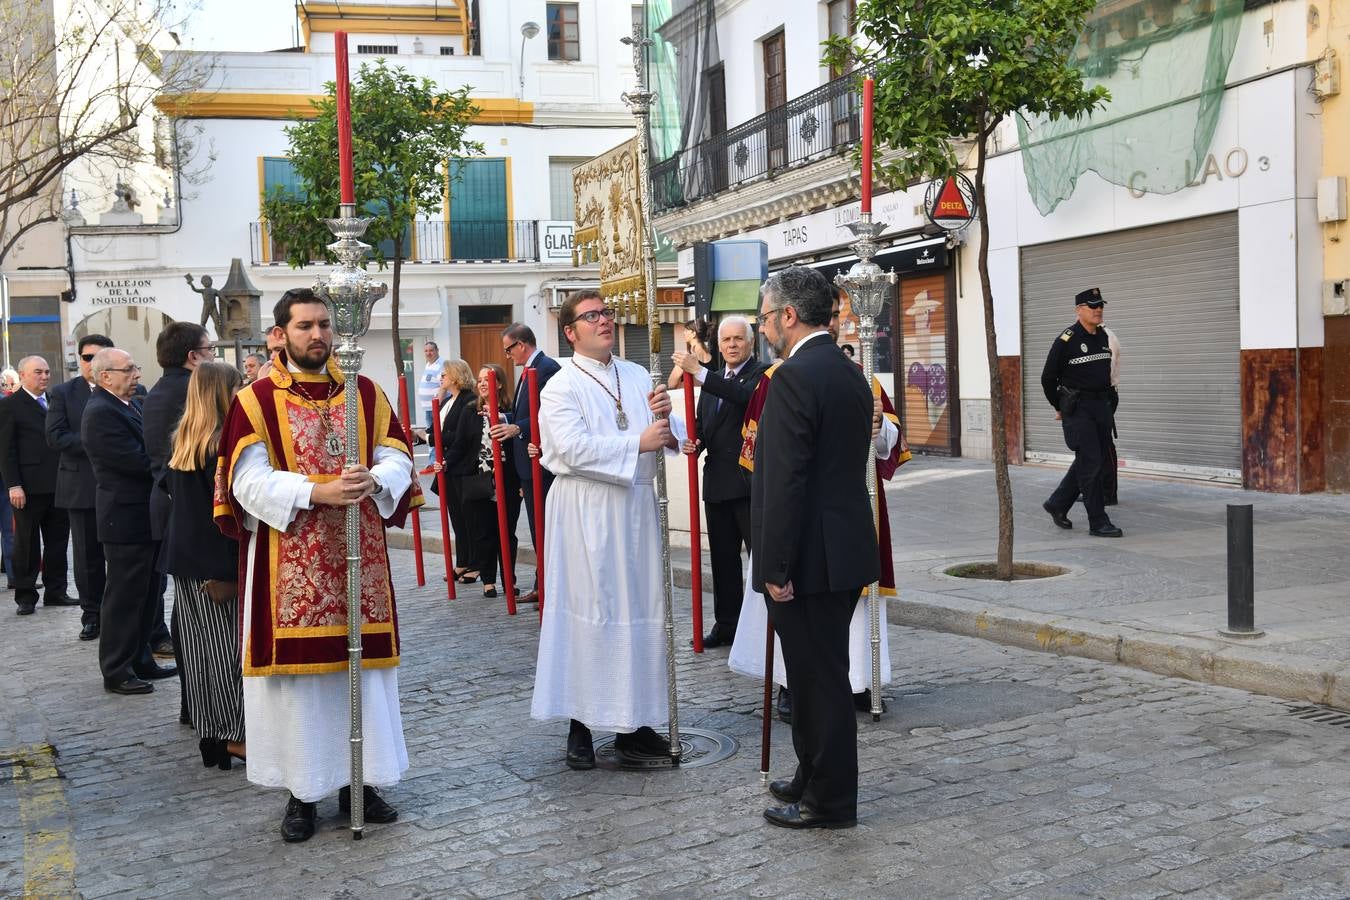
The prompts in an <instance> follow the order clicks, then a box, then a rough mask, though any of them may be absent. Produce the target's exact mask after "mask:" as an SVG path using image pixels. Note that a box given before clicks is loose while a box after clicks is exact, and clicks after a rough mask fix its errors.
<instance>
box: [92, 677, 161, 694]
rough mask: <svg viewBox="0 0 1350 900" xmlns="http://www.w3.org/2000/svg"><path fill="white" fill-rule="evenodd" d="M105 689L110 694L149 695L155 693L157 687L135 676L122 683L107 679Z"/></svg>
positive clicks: (123, 680) (121, 681) (104, 684)
mask: <svg viewBox="0 0 1350 900" xmlns="http://www.w3.org/2000/svg"><path fill="white" fill-rule="evenodd" d="M103 689H104V690H105V691H107V692H108V693H110V694H149V693H151V692H153V691H154V689H155V686H154V685H153V684H151V683H150V682H148V681H141V679H139V678H137V677H135V676H134V675H133V676H131V677H130V678H124V679H122V680H120V681H118V680H116V679H113V680H109V679H106V678H105V679H104V680H103Z"/></svg>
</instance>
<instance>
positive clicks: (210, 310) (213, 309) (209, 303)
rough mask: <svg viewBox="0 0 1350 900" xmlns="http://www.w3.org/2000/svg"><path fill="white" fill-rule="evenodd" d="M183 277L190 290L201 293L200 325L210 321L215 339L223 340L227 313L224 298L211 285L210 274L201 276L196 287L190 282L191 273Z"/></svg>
mask: <svg viewBox="0 0 1350 900" xmlns="http://www.w3.org/2000/svg"><path fill="white" fill-rule="evenodd" d="M183 278H185V279H186V280H187V283H188V287H189V288H191V289H192V292H193V293H194V294H201V295H202V321H201V326H202V327H203V328H205V327H206V323H207V322H210V323H211V324H212V325H214V326H215V329H216V339H217V340H223V339H224V338H225V319H226V315H227V310H226V309H225V302H224V298H222V297H221V296H220V291H218V290H216V289H215V288H213V287H212V286H211V284H212V281H211V276H210V275H203V276H202V286H201V287H197V286H196V285H195V284H193V283H192V275H191V274H188V275H184V276H183Z"/></svg>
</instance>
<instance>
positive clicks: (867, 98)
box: [862, 78, 872, 213]
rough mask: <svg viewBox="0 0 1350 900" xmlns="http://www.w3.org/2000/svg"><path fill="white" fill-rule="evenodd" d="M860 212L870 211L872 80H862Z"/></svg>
mask: <svg viewBox="0 0 1350 900" xmlns="http://www.w3.org/2000/svg"><path fill="white" fill-rule="evenodd" d="M862 142H863V145H862V211H863V212H865V213H870V212H871V211H872V79H870V78H864V79H863V107H862Z"/></svg>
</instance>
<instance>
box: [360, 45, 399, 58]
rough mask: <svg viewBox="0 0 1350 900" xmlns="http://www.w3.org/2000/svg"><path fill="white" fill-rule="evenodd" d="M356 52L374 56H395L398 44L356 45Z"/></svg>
mask: <svg viewBox="0 0 1350 900" xmlns="http://www.w3.org/2000/svg"><path fill="white" fill-rule="evenodd" d="M356 52H357V53H369V54H372V55H375V56H397V55H398V44H357V45H356Z"/></svg>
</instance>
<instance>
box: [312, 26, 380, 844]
mask: <svg viewBox="0 0 1350 900" xmlns="http://www.w3.org/2000/svg"><path fill="white" fill-rule="evenodd" d="M333 38H334V42H335V46H336V52H337V114H338V122H337V130H338V170H339V173H340V180H341V189H342V199H341V202H340V204H339V206H338V216H337V218H336V219H325V220H324V223H325V224H327V226H328V230H329V231H331V232H333V235H334V236H335V237H336V238H337V240H336V241H334V242H333V243H331V244H329V245H328V249H329V250H331V251H332V252H333V254H334V255H335V256H337V258H338V265H337V267H336V268H334V269H333V271H332V272H330V273H329V274H328V277H327V278H326V279H320V280H319V281H318V282H317V283H316V284H315V285H314V292H315V293H316V294H318V295H319V296H320V297H321V298H323V301H324V302H325V303H326V304H328V308H329V311H330V314H331V315H332V319H333V331H334V332H335V333H336V334H337V336H338V337H340V338H341V339H342V340H341V343H339V344H338V346H337V348H336V349H335V350H334V351H333V355H334V356H336V357H337V361H338V368H339V369H340V370H341V371H342V377H343V379H344V384H343V390H342V393H343V397H344V399H345V406H344V416H343V418H344V422H345V425H346V429H345V431H346V448H345V464H346V466H348V467H350V466H359V465H361V441H360V437H359V433H358V430H357V425H358V421H357V420H358V418H359V416H360V407H359V405H358V395H359V393H360V390H359V387H358V385H357V380H358V377H359V374H360V372H361V359H362V357H363V356H364V355H365V351H364V350H362V349H361V346H360V345H359V344H358V343H357V340H358V339H359V338H361V337H362V336H364V335H365V333H366V332H367V331H369V330H370V311H371V308H372V307H373V306H374V305H375V302H376V301H377V300H379V299H380V298H381V297H383V296H384V293H385V290H386V288H385V286H384V285H383V284H377V283H374V282H372V281H371V278H370V273H368V272H367V271H366V270H365V256H366V251H367V250H369V249H370V245H369V244H364V243H362V242H361V237H362V235H364V234H365V233H366V228H367V227H368V226H369V225H370V223H371V219H369V218H362V217H360V216H358V215H357V214H356V194H355V182H354V180H353V178H352V111H351V85H350V83H349V81H348V77H347V34H346V32H342V31H339V32H337V33H335V34H334V35H333ZM372 453H373V450H372ZM362 502H363V503H364V502H366V501H362ZM346 538H347V540H346V551H347V680H348V685H349V688H350V694H351V732H350V734H351V737H350V739H349V745H350V749H351V788H350V790H351V829H352V837H353V838H354V839H355V840H360V839H361V836H362V830H363V829H364V828H365V821H366V804H365V777H364V774H363V772H362V762H363V755H362V754H363V749H362V737H361V509H360V504H353V505H352V506H349V507H347V535H346Z"/></svg>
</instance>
